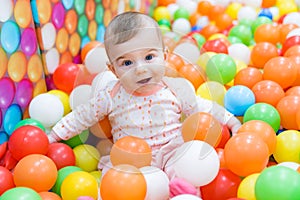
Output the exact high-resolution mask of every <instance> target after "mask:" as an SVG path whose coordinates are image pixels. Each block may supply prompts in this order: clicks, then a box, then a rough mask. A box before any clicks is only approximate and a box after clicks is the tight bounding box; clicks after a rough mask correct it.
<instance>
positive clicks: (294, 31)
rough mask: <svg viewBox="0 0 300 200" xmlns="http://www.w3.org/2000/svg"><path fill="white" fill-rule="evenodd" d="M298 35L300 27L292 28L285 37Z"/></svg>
mask: <svg viewBox="0 0 300 200" xmlns="http://www.w3.org/2000/svg"><path fill="white" fill-rule="evenodd" d="M296 35H300V28H295V29H293V30H291V31H290V32H289V33H288V34H287V35H286V38H285V39H288V38H290V37H293V36H296Z"/></svg>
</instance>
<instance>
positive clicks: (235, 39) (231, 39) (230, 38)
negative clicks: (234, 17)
mask: <svg viewBox="0 0 300 200" xmlns="http://www.w3.org/2000/svg"><path fill="white" fill-rule="evenodd" d="M227 40H228V41H229V42H230V44H237V43H243V42H242V40H241V39H240V38H238V37H235V36H228V37H227Z"/></svg>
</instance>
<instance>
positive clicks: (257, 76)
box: [234, 67, 263, 89]
mask: <svg viewBox="0 0 300 200" xmlns="http://www.w3.org/2000/svg"><path fill="white" fill-rule="evenodd" d="M262 79H263V75H262V72H261V71H260V70H259V69H257V68H254V67H246V68H243V69H241V70H240V71H239V72H238V73H237V74H236V75H235V77H234V85H244V86H247V87H248V88H250V89H251V88H252V87H253V86H254V85H255V84H256V83H258V82H259V81H262Z"/></svg>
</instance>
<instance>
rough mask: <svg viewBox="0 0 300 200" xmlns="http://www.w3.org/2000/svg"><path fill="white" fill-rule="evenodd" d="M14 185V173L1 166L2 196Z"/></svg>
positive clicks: (0, 188) (0, 192)
mask: <svg viewBox="0 0 300 200" xmlns="http://www.w3.org/2000/svg"><path fill="white" fill-rule="evenodd" d="M13 187H15V183H14V178H13V175H12V173H11V172H10V171H9V170H8V169H6V168H5V167H2V166H0V196H1V195H2V194H3V193H4V192H5V191H6V190H8V189H11V188H13Z"/></svg>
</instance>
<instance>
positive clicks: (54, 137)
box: [47, 131, 59, 144]
mask: <svg viewBox="0 0 300 200" xmlns="http://www.w3.org/2000/svg"><path fill="white" fill-rule="evenodd" d="M47 136H48V140H49V143H50V144H51V143H54V142H58V141H59V140H58V137H57V135H56V133H55V132H54V131H51V132H50V133H49V134H48V135H47Z"/></svg>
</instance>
